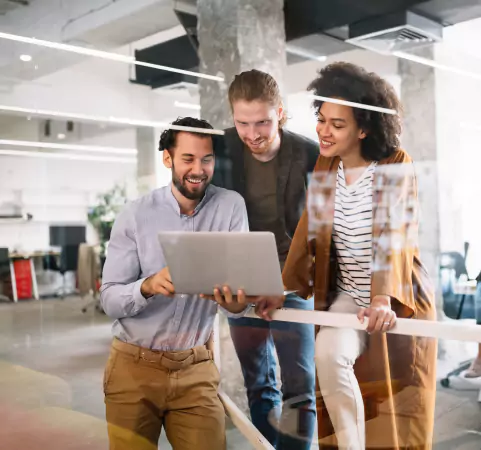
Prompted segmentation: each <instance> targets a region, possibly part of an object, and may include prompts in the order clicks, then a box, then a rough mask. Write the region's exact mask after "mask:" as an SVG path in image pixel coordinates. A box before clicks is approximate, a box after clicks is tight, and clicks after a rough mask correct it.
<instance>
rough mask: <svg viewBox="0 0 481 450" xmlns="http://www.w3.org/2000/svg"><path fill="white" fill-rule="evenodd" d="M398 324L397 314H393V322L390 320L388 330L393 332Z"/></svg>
mask: <svg viewBox="0 0 481 450" xmlns="http://www.w3.org/2000/svg"><path fill="white" fill-rule="evenodd" d="M396 323H397V317H396V314H394V313H392V314H391V320H390V324H389V327H388V329H389V330H392V329H393V328H394V327H395V326H396Z"/></svg>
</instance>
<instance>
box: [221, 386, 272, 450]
mask: <svg viewBox="0 0 481 450" xmlns="http://www.w3.org/2000/svg"><path fill="white" fill-rule="evenodd" d="M219 398H220V399H221V401H222V403H223V404H224V408H225V410H226V412H227V414H228V415H229V417H230V419H231V420H232V423H233V424H234V425H235V426H236V427H237V429H238V430H239V431H240V432H241V433H242V434H243V435H244V437H245V438H246V439H247V440H248V441H249V442H250V443H251V444H252V446H253V447H254V448H255V449H256V450H275V449H274V447H273V446H272V445H271V444H270V442H269V441H268V440H267V439H266V438H265V437H264V436H263V435H262V433H261V432H260V431H259V430H258V429H257V428H256V427H255V426H254V425H253V424H252V422H251V421H250V420H249V419H248V418H247V417H246V415H245V414H244V413H243V412H242V411H241V410H240V409H239V408H238V406H237V405H236V404H235V403H234V402H233V401H232V400H231V399H230V397H228V396H227V395H226V394H225V392H223V391H219Z"/></svg>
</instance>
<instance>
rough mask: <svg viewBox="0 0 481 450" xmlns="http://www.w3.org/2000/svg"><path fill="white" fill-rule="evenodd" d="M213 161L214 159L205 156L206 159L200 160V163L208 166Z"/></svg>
mask: <svg viewBox="0 0 481 450" xmlns="http://www.w3.org/2000/svg"><path fill="white" fill-rule="evenodd" d="M213 159H214V157H213V156H206V157H205V158H204V159H203V160H202V163H203V164H209V163H210V162H212V160H213Z"/></svg>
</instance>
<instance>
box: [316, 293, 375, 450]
mask: <svg viewBox="0 0 481 450" xmlns="http://www.w3.org/2000/svg"><path fill="white" fill-rule="evenodd" d="M359 308H360V307H359V306H358V305H357V304H356V303H355V302H354V299H353V298H352V297H350V296H349V295H347V294H343V293H341V294H339V296H338V297H337V299H336V300H335V301H334V303H333V304H332V306H331V308H330V309H329V311H332V312H336V313H349V314H357V312H358V311H359ZM365 345H366V332H365V331H358V330H353V329H352V328H331V327H322V328H321V330H320V331H319V333H318V334H317V337H316V353H315V359H316V368H317V374H318V378H319V386H320V389H321V393H322V397H323V400H324V403H325V405H326V408H327V411H328V413H329V417H330V419H331V422H332V425H333V427H334V431H335V433H336V437H337V441H338V444H339V448H340V449H343V450H344V449H346V450H364V449H365V446H366V444H365V441H366V432H365V425H364V404H363V400H362V396H361V390H360V388H359V383H358V382H357V379H356V377H355V375H354V368H353V366H354V363H355V361H356V359H357V358H358V357H359V356H360V355H361V353H362V352H363V350H364V347H365Z"/></svg>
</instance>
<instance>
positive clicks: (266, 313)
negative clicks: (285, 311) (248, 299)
mask: <svg viewBox="0 0 481 450" xmlns="http://www.w3.org/2000/svg"><path fill="white" fill-rule="evenodd" d="M275 309H277V304H276V303H275V302H272V301H269V300H268V299H267V300H266V303H265V306H264V309H263V311H262V318H263V319H264V320H267V321H268V322H270V321H271V320H272V317H271V313H272V311H274V310H275Z"/></svg>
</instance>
